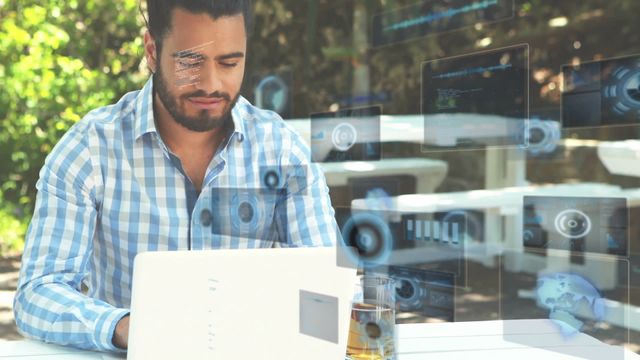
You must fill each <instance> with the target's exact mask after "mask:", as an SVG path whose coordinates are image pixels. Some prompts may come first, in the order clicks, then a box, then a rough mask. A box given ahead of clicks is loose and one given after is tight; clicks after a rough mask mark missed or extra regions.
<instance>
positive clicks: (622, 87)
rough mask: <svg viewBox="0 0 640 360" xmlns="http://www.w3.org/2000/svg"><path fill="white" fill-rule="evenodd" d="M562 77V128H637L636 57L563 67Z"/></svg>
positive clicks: (639, 72)
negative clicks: (634, 126) (630, 126)
mask: <svg viewBox="0 0 640 360" xmlns="http://www.w3.org/2000/svg"><path fill="white" fill-rule="evenodd" d="M562 75H563V79H564V91H563V93H562V122H563V125H564V127H566V128H581V127H602V126H611V125H636V124H638V120H640V58H639V57H638V56H630V57H623V58H616V59H607V60H602V61H596V62H585V63H581V64H579V65H565V66H563V68H562ZM633 135H634V134H632V136H633Z"/></svg>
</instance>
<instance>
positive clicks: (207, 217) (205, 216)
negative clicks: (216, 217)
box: [200, 209, 213, 226]
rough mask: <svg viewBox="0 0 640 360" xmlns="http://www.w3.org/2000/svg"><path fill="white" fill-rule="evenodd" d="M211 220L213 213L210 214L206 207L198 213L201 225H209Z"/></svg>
mask: <svg viewBox="0 0 640 360" xmlns="http://www.w3.org/2000/svg"><path fill="white" fill-rule="evenodd" d="M212 221H213V215H211V211H209V210H208V209H204V210H202V212H201V213H200V222H201V223H202V225H203V226H209V225H211V222H212Z"/></svg>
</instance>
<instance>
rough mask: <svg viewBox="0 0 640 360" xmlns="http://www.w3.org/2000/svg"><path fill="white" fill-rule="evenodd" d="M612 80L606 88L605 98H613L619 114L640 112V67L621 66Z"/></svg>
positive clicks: (614, 107) (614, 109)
mask: <svg viewBox="0 0 640 360" xmlns="http://www.w3.org/2000/svg"><path fill="white" fill-rule="evenodd" d="M612 79H613V80H612V81H610V82H609V83H610V84H609V85H607V86H605V88H604V96H605V98H608V99H612V100H613V111H614V112H615V113H617V114H619V115H626V114H627V113H630V112H635V113H636V114H640V69H638V65H636V66H634V67H632V68H629V67H627V66H620V67H618V68H617V69H615V70H614V71H613V74H612Z"/></svg>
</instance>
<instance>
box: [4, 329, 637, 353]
mask: <svg viewBox="0 0 640 360" xmlns="http://www.w3.org/2000/svg"><path fill="white" fill-rule="evenodd" d="M396 329H397V336H398V344H397V353H398V356H397V360H423V359H429V360H431V359H436V360H440V359H456V360H459V359H473V360H478V359H495V360H497V359H509V360H512V359H534V358H536V359H545V360H546V359H607V360H618V359H640V356H638V355H637V354H634V353H632V352H630V351H628V350H626V349H624V348H622V347H617V346H610V345H607V344H604V343H602V342H600V341H599V340H597V339H595V338H593V337H591V336H588V335H585V334H577V335H575V336H573V337H571V338H569V339H565V338H563V337H562V335H560V334H559V333H558V329H557V327H556V326H555V325H554V324H553V323H552V322H550V321H549V320H546V319H535V320H506V321H501V320H495V321H477V322H458V323H437V324H404V325H398V326H397V327H396ZM305 358H306V359H311V360H316V359H313V357H312V356H310V354H307V356H306V357H305ZM0 359H19V360H63V359H64V360H67V359H68V360H115V359H124V357H117V356H113V355H109V354H101V353H96V352H89V351H81V350H74V349H71V348H67V347H61V346H56V345H48V344H43V343H40V342H36V341H31V340H23V341H5V342H0ZM265 360H268V359H265ZM317 360H330V359H317Z"/></svg>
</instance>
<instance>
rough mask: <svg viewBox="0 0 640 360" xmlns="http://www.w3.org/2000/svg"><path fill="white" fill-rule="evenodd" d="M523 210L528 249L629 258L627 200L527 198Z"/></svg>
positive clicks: (524, 242)
mask: <svg viewBox="0 0 640 360" xmlns="http://www.w3.org/2000/svg"><path fill="white" fill-rule="evenodd" d="M523 211H524V223H523V239H522V240H523V244H524V246H525V247H530V248H539V249H561V250H569V251H572V252H577V253H587V252H588V253H599V254H612V255H621V256H627V255H628V243H629V240H628V239H629V211H628V208H627V200H626V199H624V198H591V197H551V196H525V197H524V207H523Z"/></svg>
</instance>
